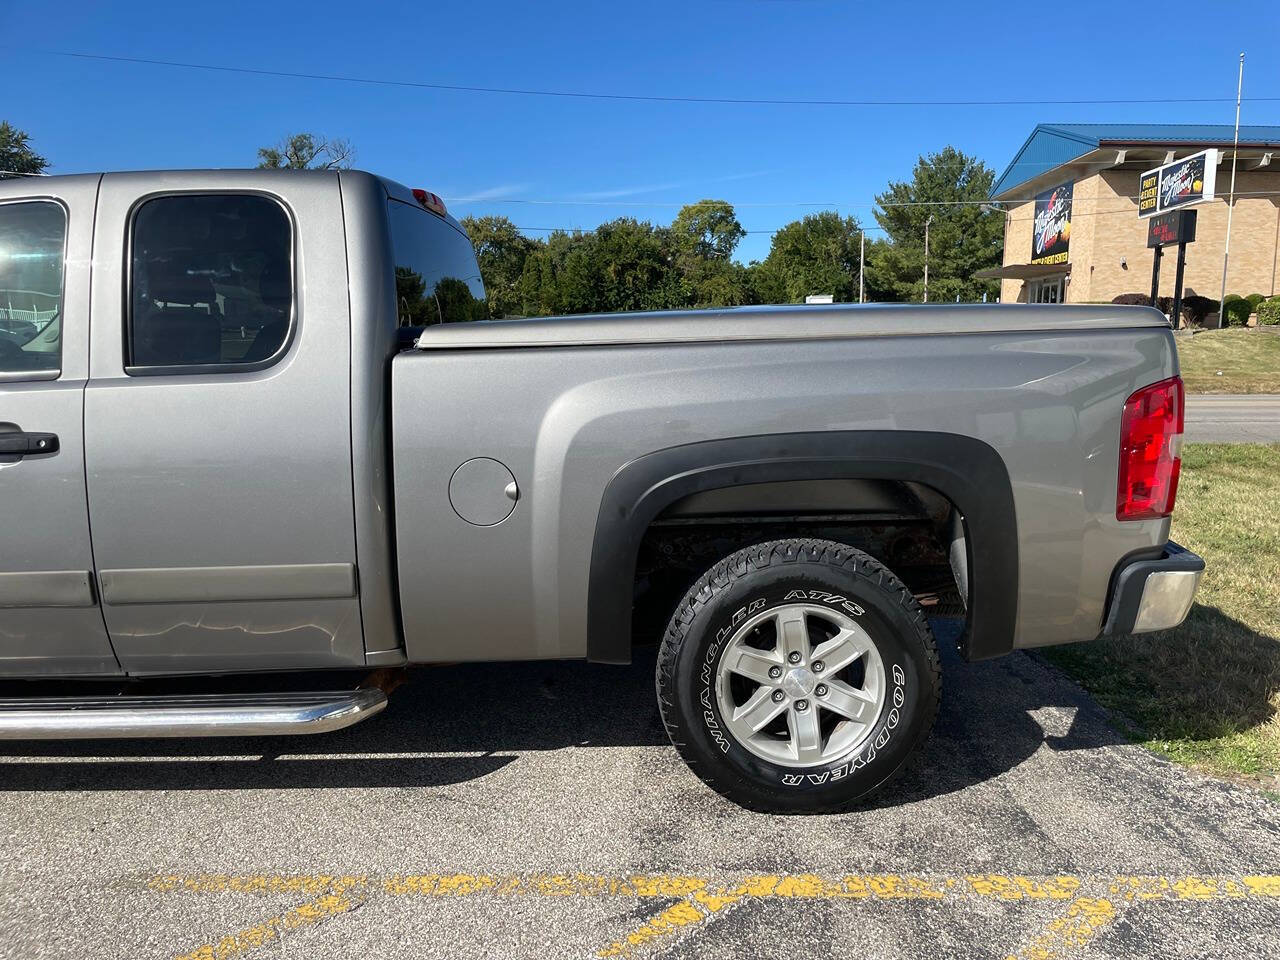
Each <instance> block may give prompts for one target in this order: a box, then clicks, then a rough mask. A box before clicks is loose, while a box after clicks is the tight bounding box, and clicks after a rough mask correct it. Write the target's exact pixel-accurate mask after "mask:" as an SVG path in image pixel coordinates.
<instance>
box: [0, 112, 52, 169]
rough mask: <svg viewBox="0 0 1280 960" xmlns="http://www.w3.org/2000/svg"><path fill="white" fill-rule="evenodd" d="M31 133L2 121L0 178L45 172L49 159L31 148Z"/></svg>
mask: <svg viewBox="0 0 1280 960" xmlns="http://www.w3.org/2000/svg"><path fill="white" fill-rule="evenodd" d="M30 140H31V135H30V134H28V133H27V132H26V131H25V130H19V129H18V128H17V127H15V126H13V125H11V124H10V123H8V122H7V121H5V122H0V180H3V179H5V178H8V177H11V176H14V175H15V174H16V175H22V174H38V173H44V171H45V169H46V168H47V167H48V166H49V161H48V160H46V159H45V158H44V157H42V156H40V154H38V153H36V152H35V151H34V150H32V149H31V143H30Z"/></svg>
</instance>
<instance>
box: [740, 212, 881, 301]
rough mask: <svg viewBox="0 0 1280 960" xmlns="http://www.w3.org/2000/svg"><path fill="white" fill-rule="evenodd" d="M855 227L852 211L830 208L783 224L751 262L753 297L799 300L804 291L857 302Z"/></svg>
mask: <svg viewBox="0 0 1280 960" xmlns="http://www.w3.org/2000/svg"><path fill="white" fill-rule="evenodd" d="M861 231H862V225H861V224H859V223H858V220H857V218H856V217H842V216H840V214H838V213H836V212H834V211H832V210H824V211H823V212H822V213H811V214H809V215H808V216H807V217H805V218H804V219H802V220H796V221H793V222H792V223H789V224H787V225H786V226H785V227H783V228H782V229H781V230H779V231H778V232H777V233H775V234H774V235H773V244H772V245H771V246H770V248H769V256H767V257H766V258H765V259H764V262H763V263H760V264H756V265H754V266H753V269H752V276H751V285H752V292H753V295H754V298H755V299H756V300H757V301H758V302H760V303H802V302H803V301H804V298H805V297H806V296H809V295H810V294H824V293H829V294H832V295H833V296H834V297H835V299H836V301H837V302H839V303H851V302H857V299H858V268H859V266H860V261H859V250H858V246H859V239H860V238H859V234H860V233H861Z"/></svg>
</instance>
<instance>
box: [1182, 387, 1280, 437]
mask: <svg viewBox="0 0 1280 960" xmlns="http://www.w3.org/2000/svg"><path fill="white" fill-rule="evenodd" d="M1185 436H1186V441H1187V443H1280V394H1267V393H1257V394H1225V393H1224V394H1212V393H1200V394H1190V395H1188V397H1187V416H1186V434H1185Z"/></svg>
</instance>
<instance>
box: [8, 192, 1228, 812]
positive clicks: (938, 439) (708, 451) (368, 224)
mask: <svg viewBox="0 0 1280 960" xmlns="http://www.w3.org/2000/svg"><path fill="white" fill-rule="evenodd" d="M485 317H486V310H485V302H484V290H483V286H482V283H481V279H480V276H479V271H478V268H477V265H476V260H475V257H474V255H473V252H472V248H471V245H470V243H469V242H468V240H467V237H466V235H465V233H464V232H463V231H462V230H461V228H460V227H459V225H458V223H457V221H456V220H454V219H452V218H451V217H450V216H449V215H448V214H447V213H446V211H445V207H444V204H443V203H442V202H441V201H440V199H439V198H438V197H436V196H435V195H434V194H431V193H428V192H426V191H423V190H410V189H407V188H405V187H402V186H400V185H398V184H395V183H392V182H389V181H387V180H385V179H381V178H379V177H376V176H372V175H369V174H366V173H359V172H347V171H343V172H340V173H339V172H324V173H321V172H288V171H205V172H200V171H188V172H167V173H164V172H160V173H158V172H152V173H108V174H105V175H80V176H66V177H49V178H26V179H21V180H8V181H5V182H3V183H0V676H3V677H6V678H11V679H10V680H8V681H6V683H5V684H4V686H5V691H4V692H6V693H8V694H10V696H8V697H6V698H4V699H0V737H8V738H29V739H34V738H59V737H126V736H129V737H135V736H139V737H153V736H200V735H231V734H235V735H243V734H259V733H263V734H265V733H307V732H323V731H330V730H334V729H337V728H339V727H342V726H346V725H349V724H351V723H354V722H356V721H358V720H361V719H364V718H366V717H369V716H372V715H373V714H375V713H377V712H378V711H379V710H380V709H382V707H383V706H384V705H385V703H386V697H387V693H386V691H387V689H388V688H389V687H390V686H391V685H392V683H393V682H394V671H395V668H399V667H402V666H404V665H406V664H428V663H439V662H456V661H500V660H529V659H542V658H546V659H552V658H586V659H587V660H591V661H596V662H601V663H627V662H629V661H630V659H631V656H632V646H633V643H637V642H640V643H645V642H650V643H652V642H655V641H658V642H659V647H658V652H657V655H656V656H657V678H656V683H657V697H658V706H659V709H660V711H661V715H662V718H663V720H664V722H665V724H666V728H667V730H668V732H669V734H670V737H671V739H672V741H673V742H674V744H675V745H676V747H677V748H678V749H679V751H680V753H681V754H682V755H683V757H684V758H685V759H686V760H687V761H688V763H689V764H690V766H691V767H692V768H693V769H694V770H695V771H696V772H697V774H698V775H699V776H700V777H702V779H703V780H705V781H706V782H707V783H708V784H709V785H711V786H712V787H714V788H715V789H716V790H719V791H721V792H722V793H723V794H725V795H726V796H728V797H730V798H732V799H734V800H736V801H738V802H739V803H742V804H745V805H748V806H751V807H755V808H758V809H768V810H779V811H814V810H830V809H838V808H841V807H844V806H847V805H849V804H851V803H852V802H854V801H855V800H857V799H859V798H860V797H863V796H865V795H866V794H867V793H868V792H869V791H871V790H874V789H876V788H877V787H879V786H881V785H882V784H884V783H885V782H886V781H888V780H889V779H890V778H892V777H893V776H894V775H895V774H896V773H897V772H898V771H900V770H901V769H902V767H903V765H904V764H905V763H906V761H907V760H908V758H909V757H910V756H911V755H912V754H913V752H915V751H916V750H917V748H918V747H919V746H920V744H921V743H922V742H923V741H924V739H925V738H926V737H927V735H928V733H929V729H930V727H931V725H932V723H933V719H934V716H935V714H936V712H937V708H938V702H939V697H940V695H941V677H940V667H939V658H938V651H937V646H936V643H935V640H934V636H933V632H932V629H931V622H936V621H937V619H939V618H944V617H953V618H959V619H962V620H963V623H964V629H963V631H962V632H961V633H960V640H959V647H960V652H961V654H962V655H963V656H965V657H968V658H971V659H981V658H986V657H995V656H999V655H1001V654H1006V653H1009V652H1010V651H1012V650H1015V649H1019V648H1026V647H1035V646H1040V645H1044V644H1059V643H1070V642H1074V641H1081V640H1089V639H1092V638H1094V637H1097V636H1098V635H1099V634H1124V633H1130V632H1139V631H1147V630H1159V629H1163V628H1168V627H1172V626H1175V625H1177V624H1178V623H1180V622H1181V621H1182V619H1183V618H1184V616H1185V615H1186V613H1187V611H1188V609H1189V607H1190V604H1191V600H1192V596H1193V594H1194V592H1195V588H1196V585H1197V582H1198V579H1199V576H1200V572H1201V570H1202V569H1203V563H1202V562H1201V560H1200V559H1199V558H1198V557H1196V556H1195V555H1194V554H1191V553H1189V552H1187V551H1185V550H1183V549H1181V548H1180V547H1178V546H1177V545H1176V544H1173V543H1171V542H1169V540H1168V533H1169V515H1170V512H1171V511H1172V509H1173V503H1174V497H1175V494H1176V488H1177V482H1178V469H1179V452H1180V444H1181V432H1182V417H1183V391H1182V383H1181V381H1180V379H1179V378H1178V364H1177V357H1176V354H1175V350H1174V340H1173V337H1172V335H1171V333H1170V330H1169V327H1168V324H1167V323H1166V322H1165V319H1164V318H1163V317H1162V316H1161V315H1160V314H1158V313H1157V312H1155V311H1154V310H1149V309H1145V308H1125V307H1109V306H1100V307H1088V306H1082V307H1039V306H998V307H985V306H963V307H962V306H938V307H925V308H917V307H911V306H903V307H885V306H869V307H842V306H834V307H833V306H805V307H762V308H743V309H734V310H707V311H693V312H683V313H657V314H624V315H617V316H576V317H561V318H553V319H537V320H502V321H493V320H487V319H485ZM353 671H354V672H355V673H353ZM249 674H254V675H256V676H253V677H248V675H249ZM193 676H196V677H201V678H206V679H204V680H202V681H200V682H201V683H202V684H203V686H200V687H199V688H198V691H199V692H197V693H192V692H191V691H192V689H196V688H193V687H192V681H191V679H190V678H191V677H193ZM18 678H20V679H21V681H22V682H17V679H18ZM176 678H187V679H185V680H181V681H179V680H178V679H176ZM250 680H252V683H250V682H249V681H250ZM177 684H181V685H180V686H179V685H177ZM15 688H16V689H15ZM179 691H183V692H179Z"/></svg>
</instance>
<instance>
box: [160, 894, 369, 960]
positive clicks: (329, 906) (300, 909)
mask: <svg viewBox="0 0 1280 960" xmlns="http://www.w3.org/2000/svg"><path fill="white" fill-rule="evenodd" d="M362 899H363V898H362V897H359V896H350V895H348V894H345V893H326V894H322V895H321V896H319V897H316V898H315V899H314V900H310V901H308V902H307V903H303V904H300V905H298V906H296V907H293V908H292V909H290V910H286V911H285V912H284V913H282V914H280V915H279V916H275V917H271V918H269V919H267V920H264V921H262V922H261V923H257V924H254V925H253V926H252V927H247V928H246V929H244V930H240V931H238V932H236V933H233V934H229V935H228V936H225V937H222V938H220V939H219V940H218V941H217V942H216V943H206V944H202V945H200V946H198V947H196V948H195V949H194V950H191V951H188V952H187V953H180V954H177V955H176V956H175V960H234V958H236V957H243V956H244V955H245V954H248V953H251V952H253V951H255V950H259V949H261V948H262V947H265V946H268V945H269V944H272V943H275V942H276V941H277V940H279V939H280V934H281V933H282V932H285V931H289V930H297V929H300V928H302V927H314V926H316V925H317V924H320V923H323V922H324V921H326V920H328V919H330V918H331V917H336V916H339V915H340V914H344V913H346V912H347V911H348V910H354V909H355V908H356V907H357V906H358V905H359V903H360V902H361V900H362Z"/></svg>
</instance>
